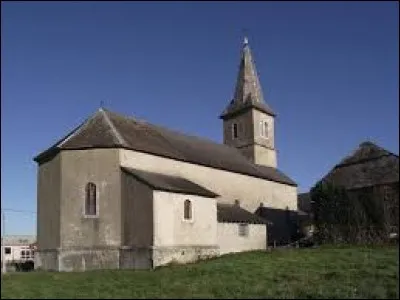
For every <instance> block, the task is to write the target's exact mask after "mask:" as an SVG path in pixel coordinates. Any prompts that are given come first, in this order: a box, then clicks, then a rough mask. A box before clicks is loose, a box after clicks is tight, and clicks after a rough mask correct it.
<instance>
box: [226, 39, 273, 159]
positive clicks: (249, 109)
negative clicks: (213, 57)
mask: <svg viewBox="0 0 400 300" xmlns="http://www.w3.org/2000/svg"><path fill="white" fill-rule="evenodd" d="M274 117H275V113H274V112H273V111H272V109H271V108H270V107H269V106H268V105H267V104H266V103H265V100H264V95H263V91H262V88H261V84H260V80H259V79H258V74H257V71H256V66H255V64H254V60H253V57H252V54H251V50H250V46H249V41H248V39H247V37H245V38H244V41H243V48H242V53H241V58H240V65H239V73H238V76H237V80H236V87H235V90H234V95H233V99H232V101H231V102H230V103H229V104H228V106H227V107H226V109H225V110H224V111H223V113H222V114H221V116H220V118H221V119H222V120H223V122H224V143H225V144H227V145H230V146H234V147H236V148H238V149H240V150H241V152H242V153H243V155H245V156H246V157H248V158H249V159H250V160H251V161H253V162H254V163H255V164H260V165H264V166H269V167H276V165H277V162H276V150H275V141H274V139H275V137H274Z"/></svg>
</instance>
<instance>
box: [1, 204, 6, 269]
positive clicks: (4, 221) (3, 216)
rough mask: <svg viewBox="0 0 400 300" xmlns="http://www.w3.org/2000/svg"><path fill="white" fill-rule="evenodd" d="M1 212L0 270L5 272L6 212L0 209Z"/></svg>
mask: <svg viewBox="0 0 400 300" xmlns="http://www.w3.org/2000/svg"><path fill="white" fill-rule="evenodd" d="M1 214H2V219H3V224H1V225H2V226H1V228H2V237H1V262H2V266H1V268H2V271H3V273H4V274H5V273H6V256H5V253H4V251H5V248H4V238H5V233H6V229H5V224H6V214H5V213H4V210H2V211H1Z"/></svg>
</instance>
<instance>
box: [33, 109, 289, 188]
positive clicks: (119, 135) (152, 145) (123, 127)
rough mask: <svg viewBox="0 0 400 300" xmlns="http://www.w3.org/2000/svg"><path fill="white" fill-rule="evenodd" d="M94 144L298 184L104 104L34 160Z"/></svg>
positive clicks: (227, 150) (229, 151) (220, 147)
mask: <svg viewBox="0 0 400 300" xmlns="http://www.w3.org/2000/svg"><path fill="white" fill-rule="evenodd" d="M91 148H125V149H130V150H135V151H140V152H145V153H150V154H154V155H158V156H162V157H166V158H171V159H175V160H179V161H184V162H189V163H194V164H198V165H203V166H208V167H212V168H216V169H221V170H226V171H230V172H235V173H240V174H245V175H249V176H253V177H258V178H262V179H268V180H271V181H275V182H279V183H283V184H287V185H292V186H296V183H295V182H294V181H293V180H291V179H290V178H289V177H288V176H286V175H285V174H283V173H282V172H281V171H279V170H277V169H275V168H272V167H265V166H258V165H255V164H253V163H252V162H251V161H250V160H248V159H247V158H246V157H244V156H243V155H242V154H241V153H240V151H239V150H238V149H236V148H234V147H231V146H227V145H224V144H219V143H215V142H213V141H210V140H206V139H203V138H199V137H195V136H190V135H186V134H183V133H179V132H176V131H173V130H170V129H167V128H164V127H160V126H157V125H153V124H150V123H148V122H145V121H141V120H137V119H134V118H131V117H126V116H122V115H120V114H117V113H114V112H111V111H108V110H106V109H103V108H100V109H99V110H98V111H97V112H96V113H95V114H94V115H93V116H91V117H90V118H88V119H87V120H86V121H85V122H83V123H82V124H81V125H80V126H78V127H77V128H75V129H74V130H73V131H72V132H70V133H69V134H68V135H67V136H66V137H64V138H63V139H61V140H60V141H58V142H57V143H55V144H54V145H53V146H51V147H50V148H49V149H47V150H45V151H44V152H42V153H40V154H39V155H38V156H36V157H35V159H34V160H35V161H36V162H38V163H42V162H44V161H46V160H48V159H51V157H53V156H54V155H55V154H57V153H58V152H59V151H61V150H81V149H91Z"/></svg>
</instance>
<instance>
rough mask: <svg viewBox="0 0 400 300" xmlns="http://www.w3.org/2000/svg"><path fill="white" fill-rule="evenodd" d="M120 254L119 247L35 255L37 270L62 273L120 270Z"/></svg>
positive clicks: (52, 250) (51, 251)
mask: <svg viewBox="0 0 400 300" xmlns="http://www.w3.org/2000/svg"><path fill="white" fill-rule="evenodd" d="M119 252H120V250H119V248H117V247H115V248H97V249H96V248H93V249H87V248H69V249H49V250H39V251H37V252H36V255H35V269H42V270H46V271H61V272H79V271H88V270H99V269H118V268H119V256H120V253H119Z"/></svg>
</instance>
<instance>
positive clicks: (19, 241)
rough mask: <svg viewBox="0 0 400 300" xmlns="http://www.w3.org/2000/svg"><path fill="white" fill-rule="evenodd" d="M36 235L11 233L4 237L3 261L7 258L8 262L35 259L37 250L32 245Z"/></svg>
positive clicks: (2, 246) (2, 245)
mask: <svg viewBox="0 0 400 300" xmlns="http://www.w3.org/2000/svg"><path fill="white" fill-rule="evenodd" d="M35 241H36V236H32V235H12V236H11V235H10V236H5V237H4V239H3V238H2V241H1V242H2V243H1V261H2V262H3V258H4V259H5V262H6V264H7V265H8V264H12V263H21V262H26V261H34V256H35V251H34V249H33V247H32V245H33V244H34V243H35Z"/></svg>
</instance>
